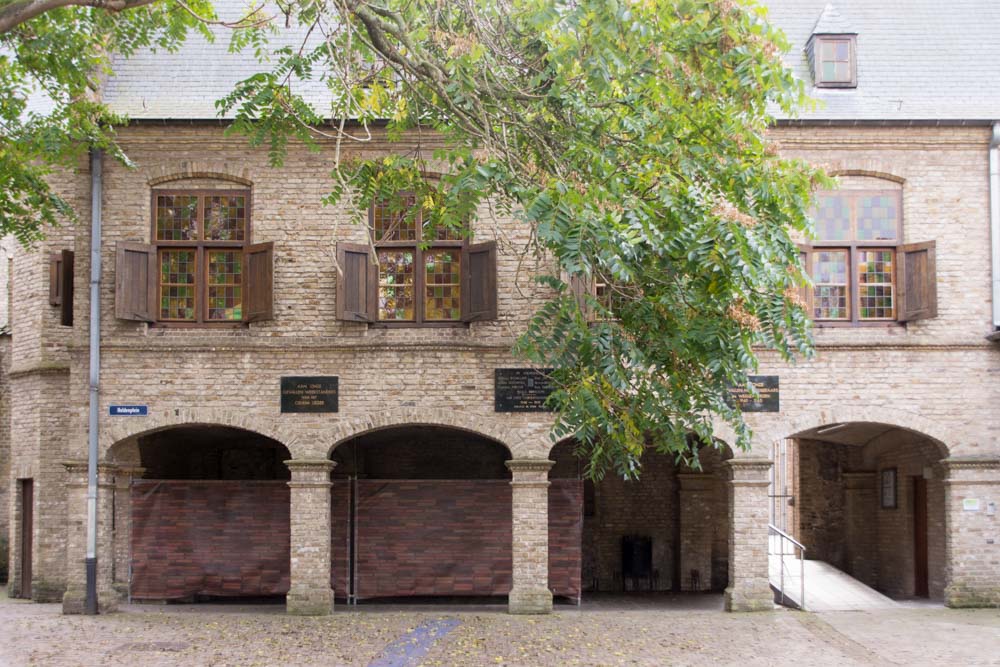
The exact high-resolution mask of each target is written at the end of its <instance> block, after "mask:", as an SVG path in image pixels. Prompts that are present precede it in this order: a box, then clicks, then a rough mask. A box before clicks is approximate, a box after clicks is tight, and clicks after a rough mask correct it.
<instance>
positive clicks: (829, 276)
mask: <svg viewBox="0 0 1000 667" xmlns="http://www.w3.org/2000/svg"><path fill="white" fill-rule="evenodd" d="M847 275H848V274H847V251H846V250H827V251H819V252H816V253H814V254H813V272H812V278H813V284H814V285H815V287H814V290H815V291H814V298H813V317H814V318H815V319H817V320H845V319H847V318H848V317H849V316H850V315H849V313H848V310H847V301H848V296H847V295H848V288H847Z"/></svg>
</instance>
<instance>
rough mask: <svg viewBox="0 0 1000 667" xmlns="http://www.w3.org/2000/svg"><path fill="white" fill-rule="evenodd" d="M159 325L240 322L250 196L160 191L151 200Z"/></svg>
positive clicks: (225, 192)
mask: <svg viewBox="0 0 1000 667" xmlns="http://www.w3.org/2000/svg"><path fill="white" fill-rule="evenodd" d="M153 202H154V204H153V238H154V243H156V245H157V246H158V249H157V256H158V258H159V271H160V275H159V294H158V297H157V298H158V299H159V313H158V317H157V319H158V320H160V321H164V322H194V323H201V324H204V323H226V322H241V321H242V320H243V315H244V313H243V306H244V297H245V296H246V294H245V292H244V289H245V285H244V282H243V269H244V267H243V263H244V255H243V253H244V251H245V247H246V244H247V242H249V241H250V193H249V191H245V190H243V191H232V190H193V191H183V190H180V191H174V190H162V191H158V192H155V193H154V197H153Z"/></svg>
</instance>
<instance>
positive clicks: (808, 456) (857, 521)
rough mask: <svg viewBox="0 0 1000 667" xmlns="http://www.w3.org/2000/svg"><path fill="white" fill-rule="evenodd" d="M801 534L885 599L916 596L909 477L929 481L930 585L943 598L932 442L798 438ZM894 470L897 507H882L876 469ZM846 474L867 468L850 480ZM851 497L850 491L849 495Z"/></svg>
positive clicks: (899, 437)
mask: <svg viewBox="0 0 1000 667" xmlns="http://www.w3.org/2000/svg"><path fill="white" fill-rule="evenodd" d="M795 451H796V453H797V454H796V461H797V466H798V478H797V480H796V481H797V485H796V493H795V502H796V505H797V507H798V510H799V512H798V517H799V522H800V523H799V526H798V529H799V539H800V541H801V542H802V543H803V544H805V545H806V548H807V549H808V552H807V553H808V556H809V558H815V559H817V560H823V561H826V562H828V563H830V564H831V565H833V566H834V567H837V568H839V569H841V570H844V571H845V572H847V573H849V574H851V575H852V576H855V577H857V578H859V579H861V580H862V581H864V582H865V583H866V584H868V585H870V586H873V587H875V588H876V589H878V590H880V591H882V592H884V593H885V594H887V595H889V596H890V597H896V598H904V597H911V596H913V595H914V589H915V587H914V581H915V579H914V577H915V574H914V505H913V484H914V482H913V478H914V477H920V478H923V477H924V475H925V472H928V473H930V478H929V479H927V538H928V550H927V551H928V590H929V594H930V597H931V598H932V599H938V600H940V599H942V598H943V596H944V577H945V568H944V565H945V554H944V549H945V544H944V540H945V534H946V527H945V498H944V484H943V481H942V478H941V477H942V476H941V472H940V471H939V470H938V469H937V468H936V467H935V466H936V464H937V463H938V461H939V460H940V459H941V452H940V450H938V449H937V447H936V446H935V445H933V444H931V443H930V442H929V441H927V440H926V439H924V438H921V437H919V436H916V435H914V434H910V433H907V432H905V431H902V430H899V429H895V430H891V431H887V432H885V433H883V434H881V435H879V436H878V437H876V438H874V439H872V440H871V441H869V442H868V443H866V444H863V445H861V444H859V445H845V444H837V443H831V442H820V441H812V440H798V441H797V446H796V447H795ZM887 468H896V471H897V472H896V475H897V507H896V508H883V507H881V500H880V495H879V483H880V482H879V474H880V472H881V471H882V470H885V469H887ZM849 471H869V473H870V475H869V477H867V478H864V479H860V478H858V477H857V476H856V475H855V476H854V477H855V479H856V480H857V481H852V480H851V479H849V478H850V477H851V475H850V474H846V475H845V473H848V472H849ZM848 494H854V495H853V496H851V497H849V496H848Z"/></svg>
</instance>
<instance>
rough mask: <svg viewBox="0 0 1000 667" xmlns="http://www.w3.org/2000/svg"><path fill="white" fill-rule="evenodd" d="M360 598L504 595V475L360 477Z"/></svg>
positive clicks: (507, 522) (507, 531)
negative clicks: (471, 477) (487, 477)
mask: <svg viewBox="0 0 1000 667" xmlns="http://www.w3.org/2000/svg"><path fill="white" fill-rule="evenodd" d="M357 503H358V508H357V512H358V518H357V533H358V543H357V559H358V561H357V566H356V585H357V591H358V597H360V598H374V597H401V596H422V595H506V594H507V593H508V592H510V587H511V488H510V482H508V481H506V480H468V481H465V480H392V481H376V480H359V481H358V500H357Z"/></svg>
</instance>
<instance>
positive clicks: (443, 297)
mask: <svg viewBox="0 0 1000 667" xmlns="http://www.w3.org/2000/svg"><path fill="white" fill-rule="evenodd" d="M424 265H425V273H424V277H425V281H424V319H427V320H451V321H455V320H460V319H461V318H462V302H461V290H462V275H461V253H460V252H459V250H458V249H457V248H456V249H454V250H433V251H427V252H426V253H424Z"/></svg>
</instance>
